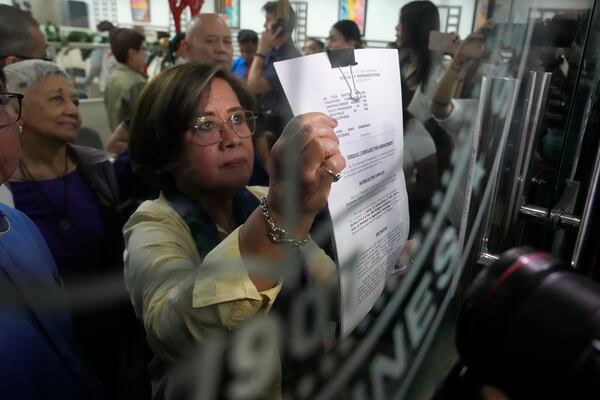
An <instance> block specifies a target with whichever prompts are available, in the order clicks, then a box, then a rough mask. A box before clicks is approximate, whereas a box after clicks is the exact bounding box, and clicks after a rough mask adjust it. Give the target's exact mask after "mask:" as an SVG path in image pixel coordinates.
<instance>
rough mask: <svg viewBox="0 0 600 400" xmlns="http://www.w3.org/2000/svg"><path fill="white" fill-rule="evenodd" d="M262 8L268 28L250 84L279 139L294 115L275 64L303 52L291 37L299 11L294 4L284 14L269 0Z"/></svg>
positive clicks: (252, 70)
mask: <svg viewBox="0 0 600 400" xmlns="http://www.w3.org/2000/svg"><path fill="white" fill-rule="evenodd" d="M263 10H264V11H265V14H266V20H265V24H264V27H265V31H264V32H263V33H262V35H261V38H260V41H259V42H258V51H257V53H256V54H255V56H254V60H253V62H252V66H251V67H250V72H249V74H248V85H249V86H250V89H251V90H252V91H253V92H254V93H256V94H258V95H259V104H260V112H261V113H262V116H263V119H264V121H265V124H266V125H267V126H266V128H267V130H269V131H271V133H272V134H273V135H274V136H275V138H276V137H277V136H279V134H280V133H281V131H282V130H283V127H284V126H285V124H286V123H287V122H288V121H289V120H290V119H291V118H292V116H293V115H292V111H291V109H290V105H289V103H288V101H287V98H286V97H285V93H284V92H283V88H282V86H281V83H280V82H279V78H278V77H277V73H276V72H275V67H274V65H273V64H274V63H275V62H277V61H283V60H288V59H290V58H295V57H300V56H302V53H301V52H300V50H298V48H297V47H296V45H295V44H294V41H293V40H292V37H291V35H292V32H293V31H294V29H295V28H296V13H295V12H294V10H293V9H292V7H291V6H290V7H289V9H288V11H287V13H284V14H287V15H283V16H281V15H278V14H277V11H278V10H277V2H276V1H269V2H267V3H266V4H265V5H264V6H263Z"/></svg>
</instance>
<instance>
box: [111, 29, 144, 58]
mask: <svg viewBox="0 0 600 400" xmlns="http://www.w3.org/2000/svg"><path fill="white" fill-rule="evenodd" d="M109 40H110V50H111V51H112V53H113V54H114V56H115V58H116V59H117V61H118V62H120V63H122V64H127V55H128V54H129V49H134V50H139V49H141V48H142V45H143V44H144V41H145V40H146V38H144V35H142V34H141V33H139V32H137V31H134V30H133V29H128V28H118V29H115V30H114V31H112V32H111V33H110V39H109Z"/></svg>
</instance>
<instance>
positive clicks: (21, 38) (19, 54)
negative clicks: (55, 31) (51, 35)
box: [0, 5, 49, 67]
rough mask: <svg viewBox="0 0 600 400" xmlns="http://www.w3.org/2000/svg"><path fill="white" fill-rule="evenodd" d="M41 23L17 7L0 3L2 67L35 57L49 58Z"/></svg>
mask: <svg viewBox="0 0 600 400" xmlns="http://www.w3.org/2000/svg"><path fill="white" fill-rule="evenodd" d="M47 48H48V42H47V41H46V37H45V36H44V34H43V33H42V31H41V30H40V24H39V23H38V22H37V21H36V20H35V19H34V18H33V17H32V16H31V15H29V14H27V13H26V12H24V11H22V10H20V9H19V8H17V7H13V6H7V5H0V67H4V66H6V65H9V64H13V63H16V62H19V61H23V60H30V59H33V58H37V59H43V60H48V59H49V57H48V52H47Z"/></svg>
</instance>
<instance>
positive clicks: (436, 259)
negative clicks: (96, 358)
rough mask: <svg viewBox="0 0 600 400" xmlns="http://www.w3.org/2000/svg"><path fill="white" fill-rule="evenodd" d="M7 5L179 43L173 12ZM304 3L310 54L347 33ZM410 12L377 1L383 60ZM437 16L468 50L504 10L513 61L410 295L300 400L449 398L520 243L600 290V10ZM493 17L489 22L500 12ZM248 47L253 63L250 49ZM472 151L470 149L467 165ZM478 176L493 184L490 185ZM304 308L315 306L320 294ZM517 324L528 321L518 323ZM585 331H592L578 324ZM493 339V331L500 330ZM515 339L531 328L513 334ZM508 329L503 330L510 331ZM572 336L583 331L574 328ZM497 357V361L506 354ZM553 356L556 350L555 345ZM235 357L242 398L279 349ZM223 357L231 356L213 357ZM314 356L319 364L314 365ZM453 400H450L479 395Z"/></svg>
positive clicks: (323, 3) (71, 59) (549, 2)
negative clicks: (493, 271) (501, 265)
mask: <svg viewBox="0 0 600 400" xmlns="http://www.w3.org/2000/svg"><path fill="white" fill-rule="evenodd" d="M0 3H5V4H13V3H23V5H24V6H28V7H30V9H31V11H32V13H33V15H34V16H35V17H36V18H37V19H38V20H39V21H40V22H41V23H45V21H46V20H48V19H50V20H52V21H53V22H54V23H55V24H56V25H57V26H60V28H61V30H64V31H65V32H69V31H74V30H75V31H76V30H87V31H88V32H90V33H92V32H94V30H95V25H96V23H97V22H99V21H101V20H104V19H108V20H110V21H113V22H114V23H115V24H116V25H119V26H122V27H131V26H134V25H141V26H142V27H143V28H144V30H145V34H146V36H147V39H148V42H149V43H150V42H153V41H155V39H156V32H157V31H167V32H169V33H170V34H173V32H174V25H173V20H172V18H171V17H170V12H169V7H168V1H167V0H150V1H149V4H150V16H151V20H150V22H147V23H139V22H135V23H134V21H133V20H132V16H131V5H130V1H128V0H105V1H100V0H80V1H66V0H49V1H45V0H31V1H11V0H0ZM75 3H76V4H75ZM264 3H265V1H264V0H240V5H241V12H240V24H239V25H240V28H246V29H253V30H255V31H257V32H259V33H260V32H261V31H262V30H263V23H264V13H263V12H262V10H261V8H262V6H263V4H264ZM290 3H291V4H292V6H293V7H294V8H295V9H296V10H297V12H298V15H299V24H298V26H299V28H298V31H297V32H296V33H295V35H296V36H295V39H296V42H297V45H298V46H299V47H301V46H302V44H303V42H304V39H305V38H306V37H310V36H315V37H319V38H325V37H326V36H327V35H328V32H329V28H330V27H331V25H332V24H333V23H334V22H335V21H337V20H338V8H339V1H338V0H306V1H291V2H290ZM406 3H408V1H406V0H402V1H400V0H396V1H395V0H368V1H367V12H366V30H365V35H364V39H365V41H366V43H367V46H368V47H385V46H386V44H387V43H388V42H390V41H393V40H394V39H395V29H394V28H395V26H396V24H397V23H398V14H399V10H400V8H401V7H402V6H403V5H404V4H406ZM433 3H434V4H436V5H437V6H438V8H439V10H440V17H441V30H442V31H446V32H458V33H459V35H460V37H461V38H465V37H467V36H468V35H469V34H470V33H471V32H472V31H473V29H474V27H476V26H478V25H479V23H480V22H482V21H481V20H480V17H481V16H482V14H485V13H486V10H488V8H489V6H490V4H492V3H493V4H495V9H494V21H495V22H496V23H498V24H499V26H500V27H501V29H500V32H501V33H500V36H501V37H500V38H499V39H500V40H496V41H495V42H493V43H495V44H496V45H497V46H498V48H490V50H493V51H492V53H493V55H494V56H495V59H494V62H490V63H489V64H488V63H482V65H481V66H480V67H481V68H480V69H479V70H478V75H475V74H474V75H473V76H476V78H477V79H476V80H477V81H478V82H477V83H479V85H474V86H475V88H476V89H477V90H473V93H470V96H466V95H465V96H463V97H470V100H475V101H476V102H478V103H477V104H478V108H477V107H476V108H474V109H472V113H471V114H469V117H470V120H471V122H473V124H468V127H466V126H465V127H463V128H461V131H460V132H459V134H460V135H462V136H464V137H466V138H468V140H464V141H463V145H462V146H460V148H455V149H454V151H455V152H456V153H455V154H461V156H457V157H456V158H453V160H452V168H451V170H450V171H449V172H448V174H445V175H442V177H441V179H440V180H441V181H443V182H445V183H444V185H443V187H442V188H441V192H439V193H438V195H436V196H435V200H436V201H435V202H432V203H433V205H432V206H431V209H430V213H428V214H426V217H425V218H423V219H422V220H419V221H411V224H414V226H415V227H416V232H417V234H420V235H421V236H420V239H422V241H423V243H425V244H426V245H425V247H424V250H423V251H422V252H420V253H418V254H417V256H416V257H415V258H414V259H413V260H411V261H410V262H411V264H410V267H409V268H408V270H407V274H406V276H405V277H404V278H403V279H402V280H401V281H400V282H396V283H397V284H398V286H397V287H396V286H393V285H390V287H388V288H386V291H385V292H384V295H382V299H381V301H378V302H377V304H376V306H375V307H374V308H373V311H372V312H371V313H370V314H369V315H368V317H367V318H365V321H364V323H362V324H361V325H360V326H359V329H357V331H356V332H354V333H353V334H352V335H351V336H350V337H349V338H348V340H345V341H343V342H342V343H336V345H335V347H333V348H332V349H329V350H331V353H330V354H329V355H328V357H325V358H323V359H319V360H316V362H314V363H312V362H311V363H307V364H306V365H308V367H307V368H304V369H302V371H301V372H302V374H299V375H298V377H297V380H296V382H295V383H296V384H297V385H296V386H295V387H294V388H293V391H292V393H291V394H290V396H289V398H299V399H303V398H319V399H335V398H353V399H366V398H374V399H383V398H391V399H427V398H431V397H432V395H433V393H434V392H435V391H436V389H439V388H440V387H442V386H443V382H444V379H446V377H447V376H449V375H448V374H449V372H450V371H452V368H453V367H456V366H457V365H458V366H460V364H457V360H458V359H459V354H458V351H457V348H456V345H455V339H456V338H455V329H456V325H457V313H458V310H459V306H460V304H461V302H462V301H463V300H464V299H465V296H466V295H467V287H468V285H469V284H470V283H471V282H472V281H473V278H474V276H475V274H476V273H478V272H480V271H482V270H484V271H485V269H486V267H488V266H490V265H492V264H493V263H494V262H496V261H497V260H498V259H499V257H500V255H501V254H502V253H503V252H504V251H506V250H508V249H510V248H513V247H515V246H522V245H528V246H533V247H535V248H537V249H539V250H542V251H545V252H548V253H551V254H552V255H553V256H554V257H556V258H557V259H560V260H562V262H563V263H564V265H566V266H567V267H571V268H572V269H574V270H576V271H577V272H579V273H580V274H582V275H585V276H587V277H589V278H591V279H593V280H595V281H596V282H598V281H600V268H599V267H598V259H599V258H600V257H599V254H600V246H599V241H598V238H597V232H598V229H600V218H599V216H598V210H599V209H600V208H598V207H599V199H600V195H599V192H598V182H599V181H600V152H598V149H599V147H598V144H599V135H598V131H599V129H600V102H599V100H600V99H599V88H600V62H599V61H600V10H599V8H600V7H599V6H600V2H599V1H598V0H569V1H565V0H496V1H492V0H473V1H470V0H464V1H458V0H455V1H442V0H440V1H433ZM69 5H71V6H75V7H76V8H77V10H79V11H80V13H79V14H77V16H79V17H81V16H82V15H83V18H80V19H78V21H84V23H83V25H85V26H72V25H71V23H70V21H71V19H70V14H69V12H68V7H69ZM214 10H215V1H212V0H206V1H205V3H204V5H203V7H202V12H213V11H214ZM71 16H73V15H71ZM483 17H484V20H485V17H489V15H487V16H486V15H483ZM186 19H189V14H188V13H187V11H186V12H184V14H183V17H182V21H183V23H182V26H183V27H185V20H186ZM79 25H82V24H81V23H80V24H79ZM236 32H237V28H235V29H233V33H234V36H235V33H236ZM557 32H558V33H560V34H557ZM496 39H498V38H496ZM52 46H53V50H54V52H55V55H56V56H57V58H56V60H57V62H59V63H62V65H63V66H65V67H77V68H79V69H81V70H84V71H85V69H86V67H87V66H86V63H85V62H84V61H83V60H82V59H81V58H80V57H79V55H78V52H70V53H69V54H65V53H67V52H66V51H65V49H66V48H73V49H76V48H85V46H86V45H85V44H78V43H68V44H65V45H62V44H52ZM234 48H235V51H236V52H237V51H238V50H237V44H235V43H234ZM80 109H81V112H82V117H83V123H84V125H85V126H87V127H91V128H92V129H94V130H96V131H97V132H100V133H101V136H102V138H103V140H106V137H107V135H108V133H110V132H109V131H108V129H107V123H106V112H105V110H104V104H103V100H102V98H101V97H100V98H94V97H93V96H92V97H90V98H86V99H83V100H82V101H81V105H80ZM462 149H466V150H467V151H466V152H464V151H463V152H461V153H459V151H460V150H462ZM465 154H466V155H465ZM463 155H465V157H464V162H462V163H461V157H462V156H463ZM479 168H480V169H479ZM478 172H480V173H481V175H477V174H478ZM460 175H462V176H468V177H469V179H471V178H473V179H474V177H476V176H477V177H478V178H479V179H480V181H479V183H480V184H479V186H478V187H476V188H475V189H476V190H473V191H472V192H469V194H468V197H467V199H468V204H469V206H468V207H464V208H463V209H462V210H461V211H462V220H461V221H460V226H456V227H453V226H451V225H450V224H449V223H448V221H447V220H446V219H445V216H444V214H443V213H444V212H447V211H444V210H443V207H442V204H445V203H444V202H445V201H446V200H447V199H448V198H450V197H452V194H451V193H450V194H449V193H448V192H449V191H450V189H449V188H451V187H453V186H452V185H453V183H452V182H455V181H460V179H455V178H456V177H459V178H460ZM469 182H471V181H469ZM470 185H471V183H470ZM454 188H455V189H456V187H454ZM438 200H439V201H438ZM465 204H467V201H465ZM455 228H456V229H455ZM448 274H450V275H448ZM449 277H450V278H451V279H450V278H449ZM565 281H568V279H565ZM390 288H391V289H390ZM302 299H303V300H306V302H308V300H307V299H309V300H310V298H309V297H308V296H307V297H302ZM525 300H527V301H529V300H528V299H525ZM306 302H305V304H304V305H306ZM524 302H525V301H524ZM507 304H510V302H507ZM552 304H554V303H552ZM538 306H539V304H538ZM594 306H596V304H594ZM591 308H593V307H591ZM596 309H597V308H596ZM313 311H314V310H313ZM535 311H536V313H534V315H533V317H532V318H530V321H531V323H532V324H533V323H534V322H538V321H537V320H536V317H538V316H544V315H545V316H548V317H549V318H555V316H556V314H555V312H558V310H557V309H556V307H555V306H554V305H547V304H543V305H542V306H541V309H536V310H535ZM511 313H512V311H510V310H509V311H508V312H507V314H511ZM512 314H514V315H517V312H516V311H515V312H514V313H512ZM512 314H511V315H512ZM519 315H521V314H519ZM505 317H507V316H506V315H505ZM507 318H508V317H507ZM283 319H284V318H282V320H283ZM556 320H557V321H561V316H556ZM286 321H287V319H286ZM520 322H523V320H521V321H520ZM546 322H548V321H546ZM578 324H579V322H578V321H577V322H575V323H573V324H572V326H575V325H578ZM490 326H493V325H489V326H487V327H490ZM505 326H517V325H510V324H508V323H507V324H506V325H505ZM518 327H520V325H519V326H518ZM493 328H494V329H496V328H497V330H498V331H500V330H501V328H503V326H499V327H497V326H493ZM537 328H539V327H538V326H533V325H531V326H529V325H528V326H527V329H531V330H530V331H528V330H527V329H525V328H524V329H523V330H522V331H518V330H517V332H513V334H514V336H512V338H513V339H514V338H519V339H522V338H524V339H527V340H528V341H527V342H526V343H527V344H528V345H531V346H532V347H534V345H535V344H536V343H538V342H539V343H542V342H543V340H546V339H548V340H549V341H551V342H552V340H553V339H554V338H555V337H556V338H558V336H553V335H552V333H553V332H561V333H564V332H565V331H564V330H560V329H554V326H553V325H551V323H548V326H547V327H546V329H537ZM569 328H571V326H567V329H566V330H567V331H568V330H569ZM252 329H254V331H253V333H254V334H257V333H258V334H261V333H265V332H263V331H261V330H260V329H261V328H260V327H258V328H257V327H256V326H254V327H253V328H252ZM307 329H309V328H307ZM300 330H301V329H300ZM274 331H277V329H274V330H269V331H267V332H266V334H265V337H267V338H268V339H269V340H271V339H273V342H275V341H276V339H277V338H278V337H277V335H276V334H275V333H276V332H274ZM289 333H290V332H286V335H287V334H289ZM525 333H526V334H525ZM283 337H284V339H281V338H279V339H281V340H282V342H283V343H284V347H285V346H287V345H288V344H290V343H295V344H298V343H300V344H302V343H304V342H302V339H307V341H310V339H311V338H310V337H309V338H305V337H303V336H302V335H300V336H298V337H297V336H294V332H293V331H292V332H291V334H290V335H288V336H283ZM507 337H508V336H507ZM312 339H314V338H312ZM472 339H477V338H472ZM496 339H498V338H496ZM542 339H543V340H542ZM559 339H561V340H563V342H564V343H571V341H573V342H575V341H576V338H572V337H569V336H568V335H567V337H566V338H562V337H560V338H559ZM257 340H258V339H257ZM498 340H499V339H498ZM473 342H474V343H475V342H476V340H473ZM544 343H546V342H544ZM552 343H554V344H555V342H552ZM246 344H247V342H246ZM463 344H464V343H463ZM478 344H481V343H480V342H478ZM488 344H489V346H490V348H494V349H495V348H496V347H494V345H495V344H496V343H488ZM509 344H512V343H509ZM219 346H223V342H219V341H216V342H215V343H214V347H213V350H214V349H216V350H215V351H216V352H219V351H220V350H221V349H222V347H219ZM507 347H508V346H507ZM559 347H560V348H561V349H563V348H567V347H569V346H563V345H562V343H560V342H559V343H558V344H557V345H556V348H559ZM498 348H501V347H498ZM508 348H511V347H508ZM515 348H517V347H515ZM548 348H553V347H552V346H546V349H548ZM502 349H504V348H502ZM511 349H512V348H511ZM234 350H235V351H237V350H239V352H237V353H236V354H237V355H238V361H239V365H235V363H233V364H232V365H229V367H231V370H230V371H227V372H228V373H231V371H234V372H233V373H232V375H233V378H239V381H236V382H234V383H237V384H239V385H241V386H238V388H239V387H248V388H250V387H252V382H250V381H251V380H252V379H251V378H252V377H254V375H253V373H255V374H260V370H261V368H256V365H261V362H262V361H264V359H262V358H261V355H262V354H263V352H261V351H259V350H260V349H258V350H257V348H242V349H241V350H240V348H234ZM242 350H244V351H242ZM263 350H264V349H263ZM476 350H481V348H479V349H476ZM483 350H487V348H485V349H483ZM518 350H522V349H521V348H518ZM481 352H482V354H484V353H485V354H486V355H488V353H486V352H485V351H481ZM208 354H212V355H213V356H214V355H215V353H214V352H213V353H210V351H209V352H208ZM507 354H510V356H514V357H518V356H522V355H523V354H527V355H528V356H530V359H528V360H526V361H527V362H524V363H523V362H522V360H520V361H518V360H517V358H515V359H514V360H512V359H511V360H508V361H507V362H508V364H507V365H508V367H507V366H506V365H505V367H506V369H507V370H509V369H512V367H514V370H515V371H518V372H519V373H520V374H521V375H522V376H524V377H526V378H529V377H530V376H532V375H531V373H532V371H534V370H539V371H542V370H544V371H545V370H546V369H545V368H546V367H550V366H552V367H557V368H559V367H560V365H554V364H552V363H550V362H548V363H546V360H547V359H548V357H547V356H548V355H547V354H546V355H545V357H546V358H542V357H541V358H540V359H534V356H537V355H538V354H537V353H536V354H533V353H532V354H530V353H526V352H525V351H523V352H522V353H521V354H515V353H510V352H507ZM494 355H495V356H498V354H494ZM500 356H501V355H500ZM244 357H245V358H244ZM490 357H491V355H490ZM299 359H300V361H302V362H304V361H306V360H305V359H303V358H302V357H301V356H300V357H299ZM207 360H208V361H207ZM215 360H220V359H219V358H218V356H216V358H215V359H202V360H201V362H202V363H203V364H202V366H204V368H199V370H200V371H201V373H202V382H204V383H207V382H209V383H214V382H217V383H216V385H217V386H218V385H219V379H220V378H221V377H222V375H220V373H219V372H220V370H217V368H213V365H214V362H215ZM240 360H241V361H240ZM248 360H250V361H252V362H253V363H254V364H253V363H252V362H251V363H249V362H248ZM561 360H563V359H561ZM504 361H506V360H504ZM211 362H213V364H211ZM219 362H220V361H219ZM229 362H231V361H230V360H229ZM536 363H537V364H536ZM544 364H547V365H544ZM563 364H565V365H566V363H563ZM218 365H220V364H218ZM236 367H239V368H237V369H236ZM517 367H521V368H523V369H518V368H517ZM527 368H529V370H527ZM236 371H237V372H239V376H238V375H236V374H235V372H236ZM240 371H241V372H240ZM455 372H457V373H458V372H460V370H457V371H455ZM223 376H225V375H223ZM454 378H455V379H456V378H457V376H456V375H455V376H454ZM559 378H561V379H548V378H547V377H546V381H544V380H541V382H540V381H536V383H541V384H542V385H545V386H547V387H552V385H551V384H552V383H557V384H558V383H562V382H564V380H563V379H562V376H561V377H559ZM234 380H235V379H234ZM521 383H522V382H521ZM244 385H246V386H244ZM209 386H210V385H209ZM455 389H456V388H455ZM215 390H216V389H215ZM462 394H464V393H462ZM446 396H447V397H439V399H444V398H448V399H454V398H467V397H463V396H458V395H455V396H452V395H448V394H447V395H446ZM232 398H236V397H235V396H233V397H232ZM237 398H240V399H242V398H244V396H243V395H242V396H238V397H237ZM517 398H518V397H517ZM521 398H536V397H535V396H534V397H527V396H521ZM539 398H543V397H539ZM565 398H576V397H569V396H568V397H565Z"/></svg>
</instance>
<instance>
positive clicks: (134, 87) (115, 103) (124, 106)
mask: <svg viewBox="0 0 600 400" xmlns="http://www.w3.org/2000/svg"><path fill="white" fill-rule="evenodd" d="M145 85H146V76H145V75H144V74H142V73H141V72H138V71H136V70H134V69H132V68H130V67H129V66H127V65H125V64H121V63H119V65H118V66H117V68H116V69H115V71H114V72H113V73H112V74H111V75H110V76H109V77H108V82H107V83H106V90H105V91H104V104H105V105H106V112H107V113H108V123H109V125H110V129H111V130H113V131H114V130H115V128H116V127H117V126H118V125H119V123H121V122H122V121H127V122H129V120H131V117H132V116H133V115H132V113H133V110H134V108H135V103H136V102H137V100H138V98H139V97H140V93H141V92H142V89H143V88H144V86H145Z"/></svg>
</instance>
